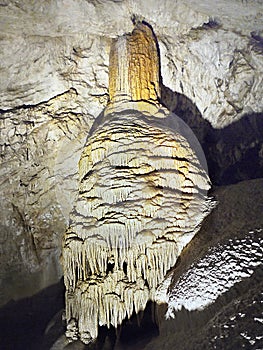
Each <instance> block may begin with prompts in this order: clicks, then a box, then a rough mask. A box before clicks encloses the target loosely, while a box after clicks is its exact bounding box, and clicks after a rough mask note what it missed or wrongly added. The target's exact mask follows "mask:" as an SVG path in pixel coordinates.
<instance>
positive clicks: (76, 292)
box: [63, 23, 211, 343]
mask: <svg viewBox="0 0 263 350" xmlns="http://www.w3.org/2000/svg"><path fill="white" fill-rule="evenodd" d="M158 57H159V56H158V49H157V42H156V39H155V36H154V34H153V32H152V29H151V28H150V27H149V26H148V25H147V24H145V23H138V24H137V25H136V26H135V29H134V31H133V32H132V33H131V34H127V35H124V36H121V37H119V38H118V39H116V40H115V41H114V42H113V44H112V48H111V54H110V74H109V77H110V80H109V95H110V101H109V103H108V105H107V107H106V109H105V111H104V114H103V116H102V117H101V118H98V121H97V122H96V123H95V124H94V126H93V128H92V129H91V132H90V135H89V137H88V139H87V142H86V144H85V147H84V150H83V153H82V155H81V158H80V162H79V193H78V198H77V200H76V202H75V206H74V209H73V211H72V213H71V220H70V226H69V228H68V230H67V231H66V233H65V235H64V240H63V266H64V280H65V286H66V319H67V333H66V335H67V336H68V337H69V338H71V339H73V340H74V339H77V338H80V339H81V340H82V341H83V342H84V343H89V342H90V341H92V340H93V339H95V338H96V337H97V335H98V326H99V325H107V326H108V327H109V326H110V325H113V326H114V327H117V326H118V325H119V324H121V322H122V321H123V320H124V319H125V318H129V317H130V316H131V315H132V313H133V312H134V311H135V312H136V313H137V312H138V311H140V310H143V309H144V308H145V306H146V304H147V302H148V301H149V300H155V292H156V290H157V288H158V286H159V285H160V283H161V282H162V281H163V279H164V277H165V275H166V273H167V272H168V270H169V269H170V268H171V267H172V266H174V264H175V262H176V260H177V258H178V256H179V254H180V252H181V251H182V249H183V247H184V246H185V245H186V244H187V243H188V242H189V241H190V240H191V238H192V237H193V236H194V234H195V233H196V232H197V231H198V229H199V227H200V223H201V222H202V220H203V218H204V217H205V216H206V215H207V214H208V212H209V211H210V207H211V202H210V200H209V199H208V197H207V190H208V189H209V188H210V181H209V177H208V175H207V171H206V164H205V158H204V156H203V153H202V150H201V147H200V146H199V144H198V142H197V140H196V138H195V136H194V135H193V133H192V132H191V130H190V129H189V127H188V126H187V125H186V124H185V123H184V122H183V121H182V120H180V119H179V118H178V117H177V116H175V115H173V114H171V113H169V111H168V110H166V109H165V108H164V107H162V106H161V105H160V103H159V102H158V101H159V75H160V73H159V58H158Z"/></svg>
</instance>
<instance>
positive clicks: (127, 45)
mask: <svg viewBox="0 0 263 350" xmlns="http://www.w3.org/2000/svg"><path fill="white" fill-rule="evenodd" d="M159 72H160V67H159V55H158V47H157V42H156V39H155V36H154V34H153V31H152V29H151V28H150V27H149V26H148V25H146V24H143V23H138V24H137V25H136V27H135V29H134V30H133V32H132V33H131V34H126V35H124V36H121V37H119V38H117V39H115V40H114V41H113V43H112V46H111V51H110V63H109V96H110V103H109V105H110V107H111V109H110V110H111V112H112V111H113V110H114V107H116V105H118V104H120V103H124V102H134V105H133V108H134V109H139V110H140V109H141V108H140V105H142V104H140V103H141V102H147V103H152V104H158V100H159V98H160V86H159V76H160V73H159Z"/></svg>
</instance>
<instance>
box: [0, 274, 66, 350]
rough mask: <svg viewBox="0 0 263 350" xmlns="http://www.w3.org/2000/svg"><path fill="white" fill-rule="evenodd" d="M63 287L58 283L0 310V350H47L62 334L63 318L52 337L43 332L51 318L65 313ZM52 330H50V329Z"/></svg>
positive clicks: (10, 303)
mask: <svg viewBox="0 0 263 350" xmlns="http://www.w3.org/2000/svg"><path fill="white" fill-rule="evenodd" d="M64 305H65V300H64V283H63V281H62V280H61V281H60V282H59V283H56V284H54V285H52V286H50V287H47V288H45V289H43V290H42V291H40V292H39V293H37V294H35V295H33V296H31V297H27V298H24V299H21V300H18V301H14V300H11V301H10V302H8V303H7V304H6V305H4V306H3V307H1V308H0V349H1V350H36V349H38V350H47V349H50V346H51V345H52V343H53V342H54V341H55V340H56V339H57V337H58V335H62V334H63V333H64V326H63V323H62V314H61V317H60V316H59V317H58V318H59V321H58V323H59V324H58V326H57V328H56V332H55V334H53V336H52V334H51V333H52V332H49V333H50V335H49V337H48V338H47V337H45V330H46V327H47V326H48V324H49V322H50V321H51V320H52V319H53V318H54V315H56V314H57V313H59V312H60V311H61V310H63V309H64ZM51 328H52V326H51Z"/></svg>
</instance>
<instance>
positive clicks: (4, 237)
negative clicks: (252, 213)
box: [0, 0, 263, 303]
mask: <svg viewBox="0 0 263 350" xmlns="http://www.w3.org/2000/svg"><path fill="white" fill-rule="evenodd" d="M0 18H1V20H0V30H1V37H0V40H1V51H0V62H1V70H0V74H1V86H0V109H1V115H0V117H1V120H0V123H1V126H0V127H1V141H0V142H1V188H0V190H1V217H3V218H2V219H1V233H0V234H1V236H0V237H1V238H0V239H1V255H0V259H1V264H0V265H1V267H0V283H1V288H0V290H1V302H2V303H4V302H5V301H7V300H9V299H10V298H15V297H18V296H22V295H26V294H30V293H33V292H34V291H36V290H38V289H41V288H42V287H43V286H46V285H48V284H49V283H51V282H52V281H55V280H57V278H58V276H60V274H61V271H60V265H59V261H58V256H59V254H60V252H59V248H58V246H59V245H60V241H61V235H62V233H63V231H64V229H65V227H66V226H67V224H68V218H69V212H70V210H71V208H72V205H73V201H74V196H75V191H76V190H77V162H78V159H79V156H80V153H81V148H82V146H83V144H84V142H85V138H86V135H87V133H88V130H89V129H90V126H91V124H92V123H93V121H94V119H95V118H96V117H97V116H98V115H99V113H100V112H101V111H102V110H103V108H104V107H105V106H106V103H107V99H108V91H107V87H108V59H109V51H110V42H111V39H112V38H116V37H117V36H118V35H122V34H123V33H127V32H129V31H131V29H132V28H133V23H132V20H131V19H133V20H136V19H140V18H141V19H144V20H145V21H146V22H148V23H150V24H151V25H152V26H153V28H154V31H155V33H156V36H157V38H158V42H159V46H160V54H161V68H162V78H163V84H164V85H166V86H167V87H169V88H170V89H171V90H172V91H177V92H178V93H182V94H184V95H185V96H186V97H187V98H188V99H190V100H191V101H192V103H193V104H194V105H196V106H197V108H198V109H199V111H200V112H201V113H202V116H203V117H204V118H205V119H207V120H209V121H210V122H211V123H212V124H213V125H214V126H216V127H221V126H223V125H227V124H229V123H231V122H233V121H234V120H237V119H239V118H240V117H241V116H242V115H243V114H245V113H250V112H252V111H255V112H257V113H258V112H260V111H261V110H262V87H261V86H262V83H261V82H262V66H263V65H262V23H263V21H262V2H261V1H249V0H248V1H239V0H236V1H233V2H231V4H230V3H229V1H222V0H221V1H208V0H206V1H205V0H203V1H202V2H201V3H200V1H196V0H190V1H186V0H185V1H184V0H182V1H180V2H174V1H168V0H166V1H153V0H152V1H147V3H145V2H140V1H131V0H130V1H128V0H127V1H106V0H105V1H84V0H80V1H77V0H63V1H62V0H57V1H55V0H52V1H48V2H36V1H31V0H22V1H14V0H2V1H1V6H0ZM173 103H175V102H173ZM259 116H260V115H259ZM255 117H257V115H255ZM253 125H254V124H253ZM253 125H252V127H251V134H252V135H253V131H254V129H255V127H254V126H253ZM255 125H256V123H255ZM257 140H258V141H257V143H256V146H255V147H254V148H257V149H256V151H257V152H258V154H259V158H258V163H260V162H261V164H263V162H262V149H261V146H260V142H261V138H260V137H259V138H258V139H257ZM223 141H225V139H223ZM253 142H254V140H253V137H251V138H249V140H248V142H247V144H246V146H245V148H244V147H243V145H240V147H236V146H235V148H237V151H235V152H234V151H233V152H232V153H231V154H230V155H229V157H228V160H227V161H224V160H223V159H222V160H221V159H220V164H224V166H226V167H228V166H229V164H230V165H231V164H232V163H231V162H232V161H233V162H235V161H236V159H237V156H238V154H242V153H244V152H245V151H247V153H248V156H247V157H248V158H251V157H250V155H249V150H250V149H251V147H253ZM242 147H243V148H242ZM211 148H212V149H213V151H214V149H215V150H216V152H218V154H220V152H221V153H222V154H224V153H226V150H225V147H224V145H222V142H221V146H220V147H214V148H213V146H211ZM240 152H241V153H240ZM222 157H223V156H222ZM219 158H220V157H219ZM239 158H240V157H239ZM250 168H251V167H250ZM260 169H261V168H258V174H259V173H260V171H261V170H260ZM69 174H70V175H69ZM244 178H245V175H242V174H241V176H240V177H238V178H236V179H239V180H240V179H244ZM32 204H34V205H33V206H32ZM52 256H53V257H54V263H53V262H52V259H51V257H52ZM9 271H12V277H11V275H10V273H9ZM32 276H34V278H33V277H32ZM51 276H52V277H51Z"/></svg>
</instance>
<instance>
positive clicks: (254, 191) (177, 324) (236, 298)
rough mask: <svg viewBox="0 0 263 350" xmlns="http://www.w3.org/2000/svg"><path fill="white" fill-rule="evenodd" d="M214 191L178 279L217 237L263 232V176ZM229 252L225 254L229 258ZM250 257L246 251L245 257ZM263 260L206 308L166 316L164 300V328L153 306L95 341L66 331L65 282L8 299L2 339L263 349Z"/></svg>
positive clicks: (58, 349) (27, 343) (4, 343)
mask: <svg viewBox="0 0 263 350" xmlns="http://www.w3.org/2000/svg"><path fill="white" fill-rule="evenodd" d="M212 194H213V195H214V196H216V199H217V201H218V206H217V207H216V208H215V209H214V210H213V211H212V213H211V214H210V216H209V217H208V218H207V220H206V222H205V224H204V225H203V226H202V228H201V231H199V233H198V234H197V235H196V236H195V238H194V239H193V240H192V241H191V243H190V245H189V246H188V248H187V249H186V250H185V251H184V252H183V253H182V255H181V259H180V262H179V263H178V264H177V266H176V268H175V270H174V271H173V274H174V284H176V283H177V281H178V280H179V279H180V276H182V275H184V274H187V273H188V271H191V266H192V265H193V264H194V265H195V266H197V265H198V263H199V262H200V261H202V260H203V258H204V257H209V254H208V253H209V252H212V251H213V249H217V247H218V246H219V245H221V246H225V245H226V244H227V242H229V239H232V240H233V242H234V241H235V242H236V241H237V240H239V241H240V242H242V240H243V239H244V241H243V243H244V245H246V243H248V241H247V240H246V237H247V236H250V237H251V236H254V238H255V239H256V240H258V239H260V238H261V239H262V238H263V235H262V231H261V232H260V231H259V230H258V229H259V228H260V227H261V228H262V227H263V217H262V203H263V201H262V198H263V179H257V180H253V181H244V182H241V183H239V184H237V185H231V186H226V187H222V188H217V189H215V191H213V193H212ZM251 208H253V210H251ZM250 231H253V232H254V233H253V234H252V233H250V234H249V232H250ZM239 244H241V245H242V243H239ZM232 248H234V249H232V254H233V259H234V261H235V253H238V252H239V248H238V247H235V245H234V244H233V247H232ZM236 248H237V250H235V249H236ZM246 251H247V250H246ZM252 251H253V253H252ZM227 253H229V250H228V251H227ZM256 253H258V255H257V254H256ZM261 254H262V247H261ZM261 254H260V250H258V249H253V248H252V249H251V257H252V259H251V260H254V261H255V259H258V258H260V255H261ZM225 257H228V254H227V255H226V256H225ZM225 257H224V256H223V257H222V261H224V262H227V261H229V260H225ZM245 257H246V253H245V254H244V256H243V259H244V258H245ZM213 258H214V254H211V259H210V261H207V260H206V261H207V262H208V266H209V265H210V266H212V265H213V261H214V260H213ZM247 262H249V260H247ZM243 263H244V260H243ZM262 265H263V264H262V260H261V267H257V268H256V269H254V267H253V268H252V269H254V272H253V274H252V275H251V276H250V277H245V278H244V279H243V281H242V282H240V283H236V284H235V285H234V286H233V287H232V288H230V290H228V291H226V292H225V293H223V294H222V295H221V296H220V297H219V298H218V299H217V300H214V302H213V304H212V305H210V306H208V307H207V308H205V309H204V310H202V311H197V310H195V311H192V312H190V311H188V310H181V311H178V312H177V313H176V317H175V319H169V320H165V318H164V315H165V313H166V310H162V308H161V307H160V306H158V309H157V310H158V317H157V320H156V321H158V325H159V327H158V328H159V329H158V328H156V324H153V310H151V308H148V310H147V311H146V312H145V313H144V317H142V315H140V316H139V320H140V322H139V325H138V318H137V317H133V319H132V320H129V321H127V322H124V324H123V325H122V327H119V328H118V331H117V334H116V330H115V329H111V330H105V329H101V330H100V334H99V339H98V340H97V341H96V342H95V344H94V345H93V346H85V345H84V344H83V343H81V342H80V341H76V342H73V343H71V344H69V343H68V341H67V339H66V337H65V336H62V334H63V332H64V328H65V324H64V322H63V321H62V318H61V313H58V312H59V310H62V309H63V308H64V300H63V299H64V298H63V294H64V290H63V283H60V284H59V285H56V286H53V287H52V288H48V289H46V290H44V291H43V292H42V293H38V294H37V295H35V296H33V297H32V298H27V299H24V300H19V301H17V302H10V303H9V304H8V305H6V307H4V308H1V309H0V327H1V334H0V340H1V347H2V348H4V349H41V350H50V349H52V350H62V349H67V350H68V349H75V350H77V349H78V350H83V349H92V350H94V349H100V350H113V349H114V350H142V349H149V350H160V349H175V348H176V349H179V350H203V349H212V348H214V347H216V348H218V349H242V348H244V349H250V350H252V349H253V350H256V349H262V348H263V338H262V334H263V332H262V330H263V324H262V312H263V295H262V290H263V278H262V277H263V266H262ZM203 281H207V282H208V284H207V286H209V285H210V281H209V280H208V279H206V275H203ZM172 290H173V288H172ZM47 305H48V307H47ZM155 315H156V310H155Z"/></svg>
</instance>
